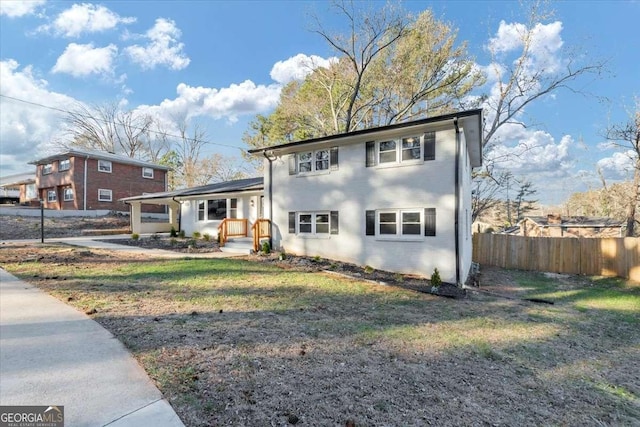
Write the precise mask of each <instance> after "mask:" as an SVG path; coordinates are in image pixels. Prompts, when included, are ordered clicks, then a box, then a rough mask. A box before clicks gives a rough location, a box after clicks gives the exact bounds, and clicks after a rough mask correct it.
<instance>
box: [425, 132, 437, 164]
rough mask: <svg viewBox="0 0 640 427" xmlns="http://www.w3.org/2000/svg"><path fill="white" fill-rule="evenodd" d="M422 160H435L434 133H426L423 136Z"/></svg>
mask: <svg viewBox="0 0 640 427" xmlns="http://www.w3.org/2000/svg"><path fill="white" fill-rule="evenodd" d="M424 159H425V160H435V159H436V133H435V132H427V133H425V134H424Z"/></svg>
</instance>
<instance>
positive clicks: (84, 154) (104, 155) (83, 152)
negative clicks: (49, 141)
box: [29, 148, 171, 171]
mask: <svg viewBox="0 0 640 427" xmlns="http://www.w3.org/2000/svg"><path fill="white" fill-rule="evenodd" d="M68 157H81V158H89V159H99V160H109V161H111V162H115V163H122V164H127V165H135V166H143V167H148V168H153V169H160V170H167V171H168V170H171V168H170V167H167V166H163V165H159V164H156V163H151V162H145V161H144V160H140V159H134V158H132V157H127V156H121V155H119V154H113V153H109V152H106V151H98V150H87V149H80V148H72V149H69V150H65V151H61V152H59V153H56V154H53V155H51V156H47V157H43V158H41V159H38V160H34V161H32V162H29V164H32V165H43V164H47V163H51V162H52V161H54V160H64V159H66V158H68Z"/></svg>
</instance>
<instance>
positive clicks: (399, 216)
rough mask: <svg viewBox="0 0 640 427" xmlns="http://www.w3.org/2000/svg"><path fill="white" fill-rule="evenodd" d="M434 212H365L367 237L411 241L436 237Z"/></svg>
mask: <svg viewBox="0 0 640 427" xmlns="http://www.w3.org/2000/svg"><path fill="white" fill-rule="evenodd" d="M435 215H436V210H435V208H427V209H381V210H377V211H366V215H365V229H366V233H365V234H366V235H367V236H379V237H381V238H394V239H395V238H400V239H408V240H412V239H415V238H420V237H421V236H422V235H423V234H424V236H435V235H436V229H435V227H436V222H435Z"/></svg>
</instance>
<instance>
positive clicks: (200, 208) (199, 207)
mask: <svg viewBox="0 0 640 427" xmlns="http://www.w3.org/2000/svg"><path fill="white" fill-rule="evenodd" d="M212 200H226V204H225V213H224V218H230V216H229V211H230V209H229V206H230V204H231V199H228V198H224V197H219V198H216V199H200V200H196V201H195V202H196V209H195V210H196V222H208V221H222V220H223V219H224V218H209V202H210V201H212ZM200 212H202V219H200ZM236 213H237V210H236Z"/></svg>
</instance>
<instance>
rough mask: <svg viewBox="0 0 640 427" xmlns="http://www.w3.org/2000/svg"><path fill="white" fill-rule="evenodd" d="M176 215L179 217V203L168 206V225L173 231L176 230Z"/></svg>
mask: <svg viewBox="0 0 640 427" xmlns="http://www.w3.org/2000/svg"><path fill="white" fill-rule="evenodd" d="M178 215H180V203H170V204H169V224H171V226H172V227H173V228H174V229H176V230H177V229H178Z"/></svg>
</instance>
